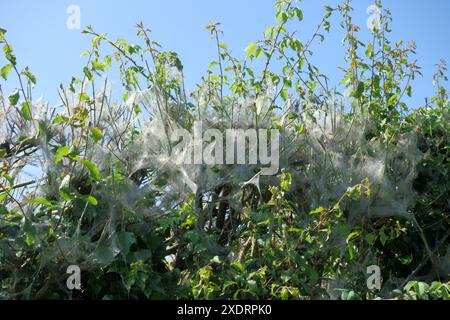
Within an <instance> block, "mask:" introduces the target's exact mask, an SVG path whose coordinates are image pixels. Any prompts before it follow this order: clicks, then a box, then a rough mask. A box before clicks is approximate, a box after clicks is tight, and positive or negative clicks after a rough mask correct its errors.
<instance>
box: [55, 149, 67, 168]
mask: <svg viewBox="0 0 450 320" xmlns="http://www.w3.org/2000/svg"><path fill="white" fill-rule="evenodd" d="M69 151H70V147H69V146H62V147H59V148H58V149H57V150H56V153H55V163H56V164H58V163H60V162H61V160H62V158H63V157H65V156H67V155H68V154H69Z"/></svg>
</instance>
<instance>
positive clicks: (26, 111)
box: [21, 101, 32, 121]
mask: <svg viewBox="0 0 450 320" xmlns="http://www.w3.org/2000/svg"><path fill="white" fill-rule="evenodd" d="M21 113H22V117H23V118H24V119H25V120H28V121H31V119H32V117H31V108H30V104H29V103H28V102H27V101H24V102H23V103H22V109H21Z"/></svg>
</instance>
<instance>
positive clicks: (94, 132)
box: [89, 128, 103, 142]
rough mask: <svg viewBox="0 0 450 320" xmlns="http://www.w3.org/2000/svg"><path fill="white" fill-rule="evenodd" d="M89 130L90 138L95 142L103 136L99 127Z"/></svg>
mask: <svg viewBox="0 0 450 320" xmlns="http://www.w3.org/2000/svg"><path fill="white" fill-rule="evenodd" d="M89 131H91V138H92V140H94V141H95V142H98V141H100V140H101V139H102V138H103V132H102V130H100V129H99V128H89Z"/></svg>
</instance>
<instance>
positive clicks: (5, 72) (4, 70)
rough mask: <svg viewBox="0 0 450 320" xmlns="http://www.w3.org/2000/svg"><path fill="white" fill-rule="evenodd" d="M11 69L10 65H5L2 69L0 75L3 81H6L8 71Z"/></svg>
mask: <svg viewBox="0 0 450 320" xmlns="http://www.w3.org/2000/svg"><path fill="white" fill-rule="evenodd" d="M11 69H12V65H10V64H7V65H5V66H4V67H3V68H2V70H1V71H0V75H1V76H2V78H3V79H5V80H7V79H8V74H9V71H11Z"/></svg>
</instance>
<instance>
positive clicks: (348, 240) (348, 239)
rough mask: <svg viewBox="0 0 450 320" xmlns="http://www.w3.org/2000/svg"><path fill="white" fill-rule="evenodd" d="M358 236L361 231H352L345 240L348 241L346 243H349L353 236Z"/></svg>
mask: <svg viewBox="0 0 450 320" xmlns="http://www.w3.org/2000/svg"><path fill="white" fill-rule="evenodd" d="M357 236H359V232H358V231H354V232H352V233H350V234H349V235H348V236H347V239H346V240H345V242H346V243H349V242H350V240H352V239H353V238H355V237H357Z"/></svg>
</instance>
